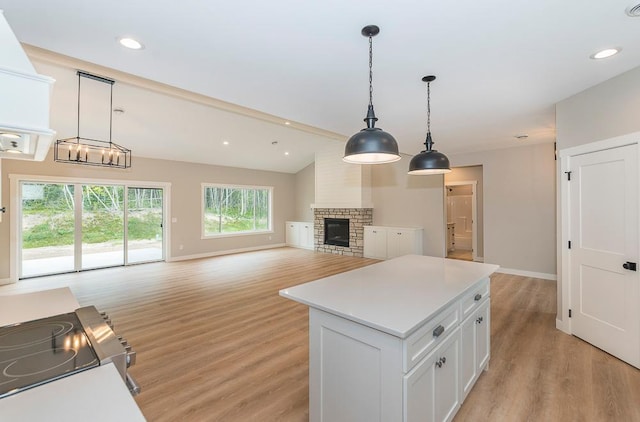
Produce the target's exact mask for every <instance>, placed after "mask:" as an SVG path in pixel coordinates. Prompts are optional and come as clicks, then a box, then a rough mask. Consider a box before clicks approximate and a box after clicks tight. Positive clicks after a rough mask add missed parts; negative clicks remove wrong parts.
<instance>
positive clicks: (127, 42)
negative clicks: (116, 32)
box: [118, 37, 144, 50]
mask: <svg viewBox="0 0 640 422" xmlns="http://www.w3.org/2000/svg"><path fill="white" fill-rule="evenodd" d="M118 42H119V43H120V45H122V46H124V47H127V48H130V49H132V50H141V49H143V48H144V46H143V45H142V43H140V41H137V40H134V39H133V38H127V37H123V38H118Z"/></svg>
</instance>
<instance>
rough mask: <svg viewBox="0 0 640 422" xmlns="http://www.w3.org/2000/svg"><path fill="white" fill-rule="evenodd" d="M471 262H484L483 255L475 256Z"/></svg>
mask: <svg viewBox="0 0 640 422" xmlns="http://www.w3.org/2000/svg"><path fill="white" fill-rule="evenodd" d="M473 262H484V257H483V256H476V257H475V259H474V260H473Z"/></svg>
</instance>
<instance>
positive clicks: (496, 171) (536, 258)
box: [449, 144, 556, 278]
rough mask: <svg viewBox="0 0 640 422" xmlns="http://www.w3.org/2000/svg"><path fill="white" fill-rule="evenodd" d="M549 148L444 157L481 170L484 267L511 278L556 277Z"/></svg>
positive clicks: (553, 186)
mask: <svg viewBox="0 0 640 422" xmlns="http://www.w3.org/2000/svg"><path fill="white" fill-rule="evenodd" d="M554 152H555V151H554V147H553V145H551V144H540V145H531V146H522V147H514V148H507V149H500V150H493V151H484V152H474V153H468V154H456V155H449V159H450V161H451V165H452V166H455V167H458V166H470V165H482V168H483V173H484V174H483V185H484V186H483V187H484V192H483V197H484V262H487V263H491V264H498V265H500V266H501V267H502V269H503V270H506V271H511V270H515V271H512V272H516V273H518V272H519V273H524V274H527V273H528V274H531V275H537V276H540V277H543V276H544V277H549V278H550V277H555V275H556V211H555V209H556V206H555V201H556V193H555V189H556V184H555V159H554Z"/></svg>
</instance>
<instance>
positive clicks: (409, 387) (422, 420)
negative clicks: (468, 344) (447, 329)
mask: <svg viewBox="0 0 640 422" xmlns="http://www.w3.org/2000/svg"><path fill="white" fill-rule="evenodd" d="M459 356H460V329H459V328H457V329H456V330H455V331H454V332H453V333H451V334H450V335H449V337H448V338H447V339H446V340H444V341H443V342H442V343H441V344H440V345H439V346H438V347H437V348H436V349H434V350H433V352H431V354H430V355H429V356H427V357H426V358H424V359H423V360H422V362H420V363H419V364H418V365H417V366H416V367H415V368H413V369H412V370H411V372H409V373H408V374H407V375H405V376H404V400H405V403H404V409H405V413H404V418H403V421H404V422H435V421H450V420H452V419H453V416H454V415H455V414H456V412H457V411H458V409H459V408H460V388H459V385H460V383H459V380H460V377H459V372H460V359H459Z"/></svg>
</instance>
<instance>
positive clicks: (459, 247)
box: [445, 180, 478, 261]
mask: <svg viewBox="0 0 640 422" xmlns="http://www.w3.org/2000/svg"><path fill="white" fill-rule="evenodd" d="M476 190H477V182H476V181H475V180H473V181H460V182H447V183H445V195H446V208H447V212H446V216H447V218H446V222H445V223H446V236H447V242H446V244H447V248H446V249H447V251H446V252H447V254H446V257H447V258H453V259H462V260H465V261H476V260H477V259H478V256H477V251H478V246H477V242H478V234H477V223H476V222H477V221H478V218H477V198H476V195H477V193H476Z"/></svg>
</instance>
